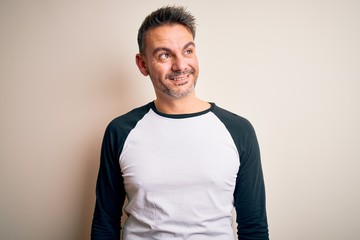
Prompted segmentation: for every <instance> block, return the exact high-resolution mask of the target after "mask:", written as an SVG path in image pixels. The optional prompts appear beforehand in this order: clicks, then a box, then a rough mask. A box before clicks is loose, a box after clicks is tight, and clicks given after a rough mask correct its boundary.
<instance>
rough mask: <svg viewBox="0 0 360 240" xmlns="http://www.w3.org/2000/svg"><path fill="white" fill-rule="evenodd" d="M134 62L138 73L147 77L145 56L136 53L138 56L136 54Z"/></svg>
mask: <svg viewBox="0 0 360 240" xmlns="http://www.w3.org/2000/svg"><path fill="white" fill-rule="evenodd" d="M135 61H136V65H137V66H138V68H139V70H140V72H141V73H142V75H144V76H148V75H149V72H148V68H147V66H146V62H145V56H143V55H141V54H140V53H138V54H136V58H135Z"/></svg>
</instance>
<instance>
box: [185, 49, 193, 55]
mask: <svg viewBox="0 0 360 240" xmlns="http://www.w3.org/2000/svg"><path fill="white" fill-rule="evenodd" d="M184 53H185V55H190V54H192V53H193V50H192V49H187V50H185V52H184Z"/></svg>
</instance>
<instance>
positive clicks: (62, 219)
mask: <svg viewBox="0 0 360 240" xmlns="http://www.w3.org/2000/svg"><path fill="white" fill-rule="evenodd" d="M174 3H178V4H182V5H185V6H187V7H188V10H190V11H191V12H192V13H193V14H194V15H195V16H196V18H197V20H198V25H197V35H196V44H197V53H198V57H199V61H200V77H199V81H198V85H197V93H198V96H199V97H201V98H203V99H205V100H207V101H212V102H216V103H217V105H219V106H221V107H223V108H226V109H228V110H230V111H232V112H235V113H237V114H239V115H242V116H244V117H246V118H248V119H249V120H250V121H251V122H252V123H253V125H254V127H255V129H256V131H257V135H258V139H259V142H260V145H261V153H262V162H263V171H264V175H265V181H266V191H267V209H268V220H269V227H270V236H271V239H273V240H304V239H306V240H322V239H324V240H358V239H360V232H359V229H360V221H359V215H360V207H359V203H360V190H359V189H360V188H359V183H360V174H359V170H360V163H359V162H360V153H359V148H360V145H359V143H360V126H359V123H360V44H359V43H360V14H359V13H360V1H357V0H327V1H326V0H312V1H309V0H270V1H265V0H263V1H261V0H251V1H250V0H222V1H205V0H204V1H195V0H191V1H190V0H181V1H162V0H156V1H155V0H154V1H140V0H132V1H120V0H118V1H115V0H103V1H81V0H71V1H60V0H59V1H55V0H54V1H52V0H49V1H45V0H44V1H40V0H38V1H37V0H33V1H27V0H13V1H10V0H0V116H1V118H0V119H1V124H0V160H1V161H0V194H1V195H0V239H2V240H49V239H51V240H83V239H89V234H90V226H91V221H92V214H93V209H94V202H95V182H96V177H97V171H98V166H99V151H100V146H101V141H102V137H103V133H104V130H105V127H106V126H107V124H108V123H109V121H110V120H112V119H113V118H115V117H116V116H118V115H120V114H123V113H126V112H127V111H129V110H131V109H132V108H134V107H137V106H140V105H143V104H145V103H147V102H149V101H152V100H153V99H154V94H153V89H152V85H151V82H150V80H149V79H148V78H145V77H143V76H142V75H141V74H140V73H139V71H138V69H137V67H136V65H135V54H136V53H137V44H136V35H137V30H138V27H139V26H140V24H141V22H142V20H143V19H144V17H145V16H146V15H147V14H148V13H150V12H151V11H153V10H155V9H157V8H159V7H161V6H164V5H167V4H170V5H172V4H174ZM189 198H191V196H189Z"/></svg>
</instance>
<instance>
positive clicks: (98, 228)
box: [91, 126, 125, 240]
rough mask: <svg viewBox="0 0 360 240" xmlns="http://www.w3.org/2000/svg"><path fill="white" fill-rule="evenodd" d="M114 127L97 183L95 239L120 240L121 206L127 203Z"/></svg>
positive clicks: (104, 147)
mask: <svg viewBox="0 0 360 240" xmlns="http://www.w3.org/2000/svg"><path fill="white" fill-rule="evenodd" d="M116 135H117V134H116V131H115V129H114V128H112V127H111V126H109V127H108V128H107V130H106V132H105V136H104V139H103V143H102V148H101V157H100V168H99V174H98V179H97V184H96V205H95V211H94V217H93V222H92V228H91V239H92V240H100V239H101V240H105V239H106V240H119V239H120V229H121V227H120V221H121V215H122V206H123V204H124V200H125V190H124V184H123V178H122V175H121V171H120V165H119V151H120V150H119V143H118V137H117V136H116Z"/></svg>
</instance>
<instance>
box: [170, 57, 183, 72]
mask: <svg viewBox="0 0 360 240" xmlns="http://www.w3.org/2000/svg"><path fill="white" fill-rule="evenodd" d="M171 68H172V69H171V70H172V71H174V72H175V71H184V70H185V69H186V60H185V59H184V57H183V56H176V57H175V58H173V60H172V66H171Z"/></svg>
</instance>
